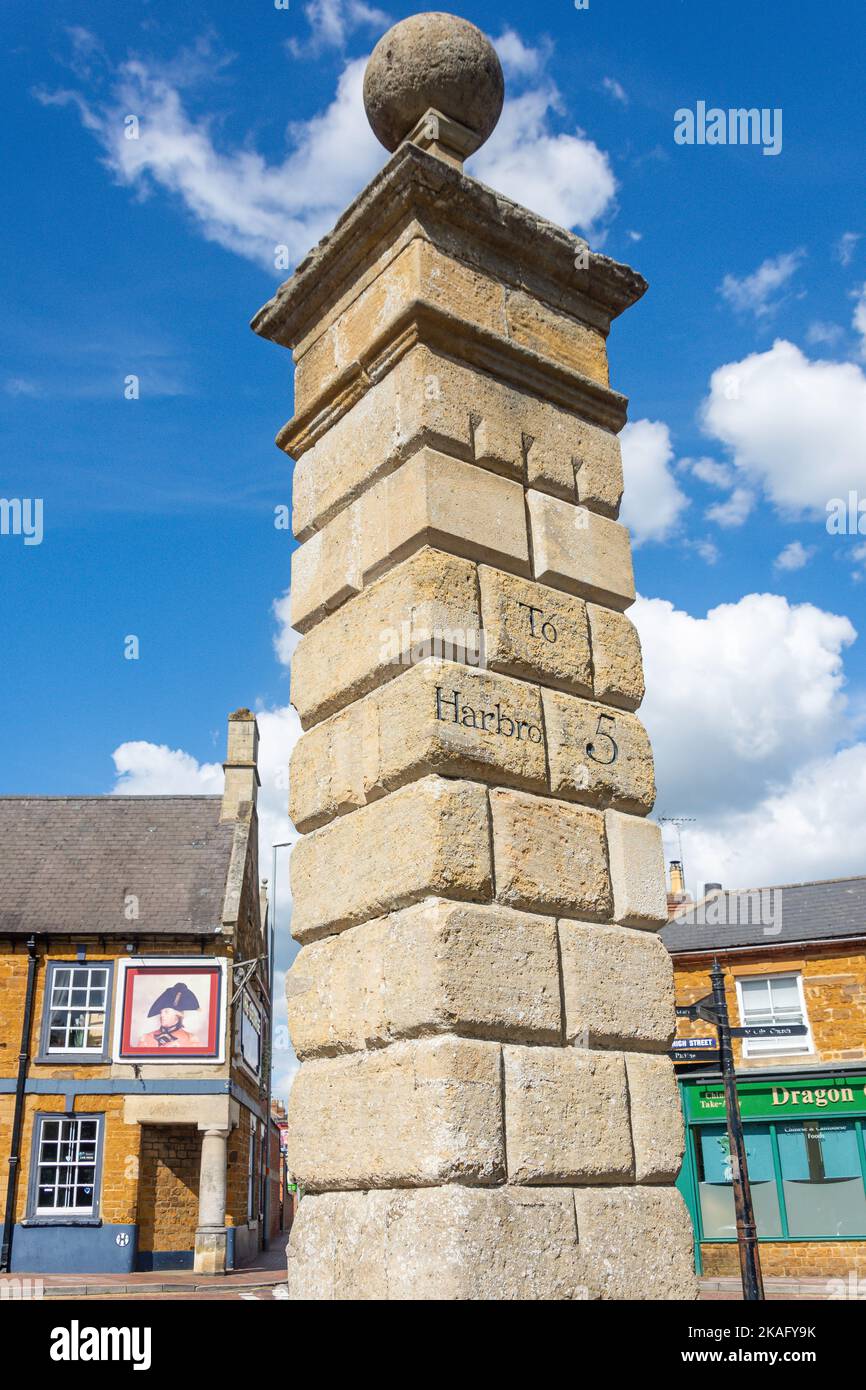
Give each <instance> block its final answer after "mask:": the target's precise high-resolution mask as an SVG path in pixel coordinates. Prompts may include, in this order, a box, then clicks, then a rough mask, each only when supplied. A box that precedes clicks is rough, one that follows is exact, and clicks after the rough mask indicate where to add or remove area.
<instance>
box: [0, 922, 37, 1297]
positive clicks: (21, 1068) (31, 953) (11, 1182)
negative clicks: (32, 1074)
mask: <svg viewBox="0 0 866 1390" xmlns="http://www.w3.org/2000/svg"><path fill="white" fill-rule="evenodd" d="M27 955H28V957H29V959H28V961H27V989H26V992H25V995H24V1018H23V1020H22V1023H21V1051H20V1052H19V1053H18V1079H17V1081H16V1083H15V1111H14V1114H13V1116H12V1143H11V1148H10V1151H9V1177H8V1178H7V1180H6V1213H5V1215H4V1217H3V1243H2V1245H0V1274H8V1273H9V1263H10V1260H11V1257H12V1232H13V1230H14V1228H15V1197H16V1194H17V1191H18V1169H19V1166H20V1163H21V1132H22V1130H23V1128H24V1087H25V1083H26V1081H27V1063H28V1062H29V1061H30V1034H31V1032H32V1025H33V997H34V995H35V993H36V966H37V963H38V962H37V956H36V937H35V936H31V937H30V938H29V939H28V941H27Z"/></svg>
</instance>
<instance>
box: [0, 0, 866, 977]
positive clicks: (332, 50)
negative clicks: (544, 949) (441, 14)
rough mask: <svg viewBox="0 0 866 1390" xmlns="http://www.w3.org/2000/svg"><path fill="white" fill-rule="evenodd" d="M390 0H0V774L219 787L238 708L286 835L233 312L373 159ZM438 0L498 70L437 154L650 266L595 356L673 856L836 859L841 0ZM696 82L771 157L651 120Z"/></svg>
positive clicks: (857, 250)
mask: <svg viewBox="0 0 866 1390" xmlns="http://www.w3.org/2000/svg"><path fill="white" fill-rule="evenodd" d="M412 12H413V7H411V6H404V5H393V4H392V5H388V6H387V8H382V9H380V8H379V7H378V6H375V5H373V4H372V3H371V4H362V3H358V2H357V0H355V3H349V0H324V3H316V4H308V5H303V4H301V3H296V2H295V0H292V2H291V5H290V8H289V9H288V10H285V9H280V8H277V7H276V6H275V5H274V4H273V3H272V0H248V3H247V4H245V5H243V6H239V5H237V4H234V3H228V2H227V0H214V2H213V3H211V4H209V5H207V6H177V5H169V4H168V3H165V0H159V2H156V0H154V2H153V3H148V0H139V3H138V4H136V5H135V6H125V5H118V4H117V3H115V0H92V3H74V0H73V2H72V3H66V4H64V5H63V6H56V5H50V4H42V5H35V6H34V5H33V4H32V0H29V2H25V0H6V3H5V4H4V6H3V11H2V17H0V25H2V33H3V44H2V58H0V63H2V68H3V71H2V86H0V90H2V92H3V94H4V100H5V103H6V111H5V118H4V121H3V133H4V140H3V153H4V170H5V182H6V189H7V198H6V199H5V200H4V206H3V210H2V238H3V242H2V251H3V264H4V268H5V270H6V277H5V278H6V314H5V316H4V322H3V326H2V331H0V402H2V407H3V409H2V425H0V428H2V443H3V455H2V457H3V468H2V475H0V496H4V497H6V498H31V499H32V498H41V499H42V501H43V508H44V523H43V524H44V536H43V539H42V543H41V544H39V545H25V544H24V538H23V537H22V536H20V535H19V536H15V535H5V536H4V535H0V584H2V597H3V602H2V605H0V642H2V647H0V650H2V657H3V660H2V667H0V671H2V675H0V718H2V723H0V728H2V731H3V732H2V738H3V747H2V764H0V765H2V791H4V792H7V793H16V792H33V793H70V794H74V793H95V792H109V791H112V790H115V789H118V788H121V789H125V790H127V791H182V790H196V789H204V790H215V789H217V788H218V785H219V769H218V764H219V762H220V760H221V758H222V757H223V755H224V739H225V716H226V714H227V712H228V711H229V710H231V709H233V708H235V707H237V706H238V705H241V704H249V705H250V706H253V707H255V708H257V709H258V710H259V711H261V724H262V732H263V758H264V764H265V765H264V769H263V780H264V786H263V800H262V805H263V812H264V816H263V819H264V824H265V837H266V839H268V841H269V840H270V839H272V838H273V837H274V836H275V835H277V836H279V837H280V838H285V835H286V833H288V823H287V822H286V821H285V819H284V803H285V773H284V771H282V769H283V768H284V764H285V761H286V757H287V753H288V749H289V747H290V746H291V743H292V741H293V739H294V738H295V737H296V736H297V727H296V724H295V721H294V718H293V715H292V713H291V711H290V710H289V709H288V708H287V700H288V659H289V657H290V653H291V646H292V642H291V637H290V635H289V633H288V631H287V629H286V624H285V605H283V606H282V607H280V606H279V600H280V599H281V597H282V596H283V595H284V592H285V589H286V586H287V584H288V577H289V552H290V547H291V544H292V542H291V540H290V537H289V534H288V533H287V532H286V531H284V530H278V529H276V528H275V526H274V509H275V508H276V507H278V506H279V505H280V504H282V503H286V502H288V500H289V494H290V463H289V461H288V460H287V459H286V458H285V457H284V456H283V455H281V454H280V453H279V452H278V451H277V450H276V449H275V447H274V445H273V437H274V434H275V433H276V430H277V429H278V428H279V427H280V426H281V425H282V424H283V423H284V421H285V420H286V419H288V418H289V416H290V414H291V409H292V397H291V363H290V355H289V354H288V353H287V352H285V351H283V350H281V349H277V348H275V347H273V346H272V345H270V344H267V343H264V342H262V341H260V340H259V339H257V338H255V337H254V336H253V335H252V334H251V332H250V331H249V328H248V326H247V325H248V321H249V319H250V317H251V315H252V314H253V312H254V311H255V310H256V309H257V308H258V307H259V306H260V305H261V304H262V303H263V302H264V300H265V299H267V298H268V297H269V296H270V295H271V293H272V292H273V290H274V288H275V286H276V285H277V283H279V281H280V280H281V279H283V278H285V272H282V271H279V270H277V269H276V268H275V267H274V247H275V245H277V244H285V245H287V246H288V247H289V249H290V255H291V256H292V258H293V259H297V258H298V257H299V256H300V255H301V254H303V252H304V251H305V250H306V249H307V248H308V247H309V246H310V245H311V244H313V243H314V242H315V240H317V239H318V237H319V236H320V235H321V234H322V233H324V232H325V231H326V230H327V229H328V227H329V226H330V225H331V223H332V222H333V220H334V218H335V217H336V215H337V214H338V213H339V211H340V210H341V209H342V207H344V206H345V204H346V203H347V202H348V201H349V200H350V199H351V197H352V196H354V194H355V193H356V192H358V191H359V190H360V188H361V187H362V186H363V184H364V183H365V182H366V181H367V179H369V178H370V177H371V176H372V175H373V173H374V172H375V171H376V169H378V168H379V167H380V166H381V164H382V163H384V161H385V158H386V154H385V152H384V150H382V149H381V147H379V146H378V145H377V144H376V142H375V140H374V138H373V136H372V134H371V133H370V132H369V130H368V129H367V127H366V123H365V120H364V117H363V113H362V111H361V108H360V104H359V89H360V78H361V74H362V71H363V59H364V57H365V56H366V55H367V54H368V53H369V51H370V49H371V47H372V45H373V43H374V42H375V41H376V39H377V38H378V37H379V36H380V34H381V33H382V32H383V31H384V30H385V29H386V28H387V27H388V25H389V23H391V22H393V21H395V20H397V19H399V18H402V17H404V16H405V15H406V14H409V13H412ZM459 12H460V13H461V14H463V15H465V16H466V17H467V18H469V19H472V20H473V21H475V22H476V23H478V24H479V25H480V26H481V27H482V28H484V29H485V30H486V31H487V32H488V33H489V34H491V36H492V37H493V38H494V40H495V41H496V42H497V45H498V47H499V50H500V54H501V57H502V59H503V64H504V67H505V71H506V82H507V97H508V105H507V106H506V111H505V113H504V115H503V118H502V121H501V122H500V127H499V130H498V131H497V132H496V133H495V134H494V136H493V137H492V139H491V141H490V143H489V145H488V146H487V147H485V150H483V151H482V152H481V154H480V155H479V156H478V157H477V160H476V162H475V165H474V166H472V165H471V166H470V172H474V173H475V174H476V175H477V176H478V177H481V178H483V179H484V180H485V181H486V182H489V183H491V184H493V185H494V186H496V187H499V188H500V189H501V190H502V191H504V192H505V193H507V194H509V195H510V196H512V197H515V198H517V199H518V200H519V201H521V202H525V203H527V204H528V205H530V206H532V207H533V208H535V209H536V210H538V211H541V212H542V213H544V214H546V215H548V216H550V217H552V218H553V219H554V220H557V221H562V222H564V223H565V224H566V225H569V226H573V227H574V228H575V229H576V230H578V231H581V232H583V233H584V234H586V235H587V236H588V237H589V240H590V242H591V244H592V245H594V246H596V247H599V248H601V249H603V250H604V251H605V253H606V254H608V255H611V256H614V257H616V258H618V259H622V260H626V261H628V262H629V263H630V264H632V265H634V266H635V267H636V268H638V269H639V270H640V271H641V272H642V273H643V274H644V275H645V276H646V278H647V279H648V281H649V283H650V290H649V293H648V294H647V295H646V297H645V299H644V300H643V301H641V303H640V304H638V305H637V306H636V307H635V308H633V309H632V310H630V311H629V312H628V313H627V314H626V315H625V316H624V317H623V318H622V319H621V320H619V321H617V322H616V323H615V324H614V327H613V331H612V334H611V340H610V357H611V370H612V379H613V383H614V384H615V385H616V386H617V387H618V388H619V389H620V390H622V391H623V392H625V393H626V394H627V395H628V396H629V397H630V402H631V404H630V420H631V424H630V426H629V427H628V429H627V431H626V434H625V436H624V441H623V443H624V455H625V464H626V478H627V501H626V508H625V512H624V516H625V519H626V520H628V521H629V524H630V525H631V526H632V527H633V532H634V539H635V544H636V550H635V561H636V574H637V581H638V588H639V591H640V593H641V595H642V598H641V600H640V602H639V603H638V605H637V606H636V609H635V610H634V616H635V620H636V621H637V622H638V626H639V628H640V630H641V634H642V638H643V642H644V647H645V653H646V664H647V674H648V684H649V692H650V693H649V695H648V698H647V702H646V705H645V707H644V718H645V720H646V722H647V725H648V727H649V729H650V733H651V735H652V737H653V741H654V745H655V749H656V759H657V767H658V778H659V786H660V794H659V801H658V803H657V811H658V813H660V814H662V815H683V816H686V815H688V816H694V817H695V821H694V824H693V825H691V826H689V828H688V829H687V831H686V841H685V848H686V855H687V874H688V875H689V876H690V877H694V878H695V879H696V880H699V879H701V878H707V879H714V880H715V879H721V880H724V881H725V882H726V883H729V884H731V885H733V884H735V883H737V884H740V885H745V884H748V883H756V882H760V883H768V882H779V881H785V880H787V881H791V880H792V879H795V878H804V877H822V876H832V875H834V874H842V873H846V872H857V871H861V870H862V868H863V856H862V846H863V843H864V832H866V809H864V804H866V743H864V741H863V722H862V721H863V713H864V709H866V702H864V687H866V657H864V651H866V646H864V641H863V639H862V638H858V637H857V631H858V629H859V627H860V624H861V613H862V608H863V593H864V582H866V581H864V576H866V535H860V536H859V537H858V536H857V535H856V534H855V535H842V536H835V535H830V534H828V532H827V528H826V524H825V523H826V505H827V502H828V501H829V500H830V499H831V498H833V497H837V496H843V495H844V496H847V493H848V492H849V491H851V490H853V491H854V492H856V493H857V495H858V497H859V498H866V377H864V367H866V211H864V197H863V193H864V188H863V162H862V114H863V113H862V80H861V76H860V72H859V66H860V59H859V56H858V55H862V52H863V39H864V29H866V21H864V17H863V11H862V7H861V6H859V5H856V4H854V3H835V4H833V5H831V6H830V7H828V8H826V9H825V10H823V11H821V12H820V16H819V14H818V12H817V11H816V10H815V9H814V7H812V6H805V5H801V6H791V5H790V4H785V5H782V4H781V3H775V0H765V3H763V4H761V5H760V6H755V5H754V4H747V3H744V0H733V3H729V4H727V5H725V6H724V7H720V6H715V7H710V6H697V5H694V4H686V3H685V0H659V3H656V4H653V5H647V4H641V3H637V0H624V2H623V0H619V2H617V3H614V0H590V4H589V7H588V8H587V9H585V10H577V9H576V8H575V7H574V5H573V3H567V2H566V0H561V2H560V0H557V3H548V4H541V5H535V6H532V7H527V6H522V5H517V4H498V5H496V6H495V7H494V6H492V5H482V4H478V5H470V4H464V5H461V6H460V7H459ZM699 101H705V102H706V103H707V104H708V106H710V107H713V106H718V107H721V108H724V109H727V108H730V107H758V108H767V109H768V110H770V111H776V110H780V111H781V113H782V127H781V129H782V148H781V150H780V152H779V153H778V154H777V155H774V156H768V155H764V154H763V152H762V150H761V148H760V147H758V146H755V145H745V146H744V145H726V146H709V145H697V144H696V145H678V144H676V143H675V141H674V129H675V112H676V111H677V110H679V109H683V108H688V109H695V107H696V105H697V103H698V102H699ZM129 115H134V116H135V117H136V119H137V120H138V122H139V130H138V135H139V138H138V140H129V139H127V138H126V130H125V125H124V122H125V120H126V118H127V117H128V116H129ZM130 376H136V377H138V379H139V384H140V391H139V398H138V399H132V400H129V399H125V397H124V383H125V381H126V379H127V378H128V377H130ZM864 531H866V519H864ZM275 603H276V604H277V605H278V606H277V607H275V606H274V605H275ZM131 634H134V635H135V636H136V637H137V638H138V639H139V646H140V655H139V659H138V660H135V661H130V660H126V659H125V658H124V643H125V639H126V638H127V637H128V636H129V635H131ZM671 848H672V850H673V846H671ZM282 955H283V958H284V959H285V956H286V951H285V949H284V950H283V953H282Z"/></svg>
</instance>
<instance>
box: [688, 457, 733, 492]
mask: <svg viewBox="0 0 866 1390" xmlns="http://www.w3.org/2000/svg"><path fill="white" fill-rule="evenodd" d="M678 466H679V467H681V468H687V469H688V470H689V472H690V473H693V474H694V475H695V477H696V478H699V479H700V480H701V482H702V483H707V484H708V486H709V487H718V488H729V487H732V486H733V481H734V475H733V473H732V472H731V470H730V468H728V466H727V464H725V463H718V462H717V461H716V460H715V459H708V458H700V459H681V460H680V463H679V465H678Z"/></svg>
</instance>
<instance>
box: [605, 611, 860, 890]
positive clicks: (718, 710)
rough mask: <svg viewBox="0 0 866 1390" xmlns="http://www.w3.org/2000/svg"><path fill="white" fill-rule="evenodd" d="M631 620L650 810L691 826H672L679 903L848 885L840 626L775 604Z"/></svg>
mask: <svg viewBox="0 0 866 1390" xmlns="http://www.w3.org/2000/svg"><path fill="white" fill-rule="evenodd" d="M632 614H633V616H634V619H635V622H636V623H637V626H638V628H639V630H640V634H641V641H642V645H643V650H644V661H645V665H646V674H647V698H646V701H645V702H644V705H643V708H642V710H641V718H642V719H643V720H644V722H645V723H646V726H647V728H648V730H649V733H650V737H651V738H652V742H653V748H654V752H655V760H656V773H657V777H658V783H659V796H658V800H657V803H656V811H657V814H659V815H683V816H691V817H694V818H695V824H694V825H686V826H683V827H682V840H683V850H684V858H685V863H686V873H687V876H688V881H689V886H690V887H691V889H692V891H693V892H694V891H695V890H696V888H699V887H700V885H702V884H703V883H705V882H707V881H711V882H722V883H724V884H726V885H727V886H728V887H749V886H751V887H757V886H762V885H770V884H778V883H786V882H787V883H792V882H798V881H802V880H804V879H809V878H832V877H834V876H842V875H845V874H849V873H861V872H862V868H863V850H862V847H863V844H864V843H866V743H864V742H862V741H861V742H856V741H854V739H855V734H856V725H855V722H854V720H853V719H852V718H851V716H850V712H849V709H848V702H847V700H846V694H845V689H844V673H843V668H842V656H843V652H844V649H845V648H846V647H847V646H848V645H849V644H850V643H851V642H852V641H853V640H854V638H855V632H854V629H853V627H852V626H851V624H850V622H849V621H848V619H847V618H844V617H839V616H837V615H835V614H832V613H827V612H824V611H822V610H821V609H818V608H816V607H814V606H812V605H810V604H800V605H791V604H790V603H789V602H788V601H787V600H786V599H785V598H783V597H781V596H779V595H775V594H748V595H746V596H745V597H744V598H742V599H740V600H739V602H738V603H734V604H723V605H721V606H720V607H718V608H714V609H712V610H710V612H709V613H708V614H707V616H706V617H705V618H696V617H693V616H692V615H690V614H688V613H685V612H682V611H681V610H677V609H675V608H674V606H673V604H671V603H668V602H666V601H665V600H663V599H643V598H641V599H639V600H638V602H637V603H636V605H635V607H634V609H633V610H632ZM846 745H847V746H846ZM667 851H668V857H669V858H673V857H675V856H676V842H675V841H674V840H671V841H670V843H668V845H667Z"/></svg>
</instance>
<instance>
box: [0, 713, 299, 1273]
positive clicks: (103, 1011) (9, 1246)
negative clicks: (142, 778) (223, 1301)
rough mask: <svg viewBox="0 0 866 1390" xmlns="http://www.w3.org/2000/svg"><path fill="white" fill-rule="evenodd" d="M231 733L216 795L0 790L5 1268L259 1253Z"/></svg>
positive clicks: (245, 857)
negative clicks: (16, 793) (8, 793)
mask: <svg viewBox="0 0 866 1390" xmlns="http://www.w3.org/2000/svg"><path fill="white" fill-rule="evenodd" d="M228 728H229V735H228V756H227V761H226V763H225V791H224V793H223V795H222V797H219V796H136V797H123V796H117V797H113V796H108V797H4V798H0V1158H2V1168H0V1174H2V1176H0V1203H2V1208H0V1210H2V1212H3V1213H4V1214H5V1215H4V1226H3V1238H2V1260H0V1267H2V1268H3V1269H4V1270H9V1269H11V1270H16V1271H31V1272H42V1271H45V1272H49V1271H50V1272H57V1271H74V1272H93V1271H99V1272H109V1271H114V1272H126V1271H130V1270H135V1269H142V1270H148V1269H179V1268H192V1267H193V1266H194V1267H195V1268H196V1269H197V1270H199V1271H201V1272H203V1273H220V1272H222V1271H223V1270H225V1269H226V1268H227V1267H231V1266H232V1265H233V1264H234V1262H236V1261H238V1260H240V1259H242V1258H243V1257H244V1256H246V1255H248V1254H249V1253H251V1252H252V1251H254V1250H255V1249H256V1248H257V1247H258V1245H259V1242H260V1239H261V1224H260V1223H261V1214H262V1209H263V1207H264V1206H265V1205H266V1203H265V1201H264V1192H265V1189H266V1185H267V1182H268V1165H267V1164H266V1162H265V1155H264V1151H263V1136H264V1133H265V1119H266V1115H267V1070H266V1069H267V1063H268V1057H267V1047H268V1039H269V1019H270V1003H269V995H268V968H267V965H268V962H267V951H268V944H267V934H266V930H265V926H266V918H267V906H266V904H265V903H264V902H263V895H262V893H261V890H260V887H259V878H258V850H257V815H256V794H257V787H258V772H257V769H256V758H257V745H258V732H257V728H256V721H255V719H254V717H253V715H252V714H250V712H249V710H238V711H237V712H236V713H235V714H233V715H231V716H230V718H229V726H228ZM20 1054H21V1055H22V1060H21V1062H20V1064H19V1055H20ZM270 1205H271V1208H272V1210H273V1209H274V1200H273V1193H272V1194H271V1201H270Z"/></svg>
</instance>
